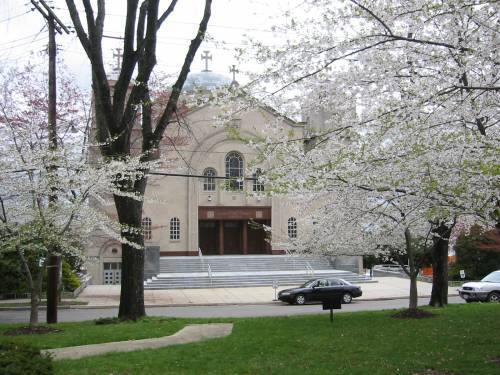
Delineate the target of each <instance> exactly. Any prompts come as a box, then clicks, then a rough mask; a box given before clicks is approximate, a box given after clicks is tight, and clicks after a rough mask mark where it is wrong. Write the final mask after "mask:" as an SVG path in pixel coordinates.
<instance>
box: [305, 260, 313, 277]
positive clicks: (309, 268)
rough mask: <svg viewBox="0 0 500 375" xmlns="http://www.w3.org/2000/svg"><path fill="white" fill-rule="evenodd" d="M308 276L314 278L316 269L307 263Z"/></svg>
mask: <svg viewBox="0 0 500 375" xmlns="http://www.w3.org/2000/svg"><path fill="white" fill-rule="evenodd" d="M306 274H307V275H311V276H314V268H312V266H311V264H310V263H309V262H308V261H306Z"/></svg>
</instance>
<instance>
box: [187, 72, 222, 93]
mask: <svg viewBox="0 0 500 375" xmlns="http://www.w3.org/2000/svg"><path fill="white" fill-rule="evenodd" d="M230 84H231V79H230V78H229V77H226V76H225V75H222V74H218V73H214V72H210V71H202V72H200V73H189V74H188V76H187V78H186V82H185V83H184V88H183V90H184V91H193V90H194V89H197V88H200V89H205V90H213V89H216V88H218V87H221V86H229V85H230Z"/></svg>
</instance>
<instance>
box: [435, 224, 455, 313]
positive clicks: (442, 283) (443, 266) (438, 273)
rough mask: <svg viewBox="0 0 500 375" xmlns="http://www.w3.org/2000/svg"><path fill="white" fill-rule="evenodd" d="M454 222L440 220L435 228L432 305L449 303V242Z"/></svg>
mask: <svg viewBox="0 0 500 375" xmlns="http://www.w3.org/2000/svg"><path fill="white" fill-rule="evenodd" d="M452 229H453V224H452V225H450V224H447V223H445V222H444V221H439V222H438V223H437V226H436V227H435V228H434V229H433V233H434V238H433V246H432V292H431V299H430V302H429V305H430V306H434V307H445V306H446V305H447V304H448V244H449V238H450V234H451V230H452Z"/></svg>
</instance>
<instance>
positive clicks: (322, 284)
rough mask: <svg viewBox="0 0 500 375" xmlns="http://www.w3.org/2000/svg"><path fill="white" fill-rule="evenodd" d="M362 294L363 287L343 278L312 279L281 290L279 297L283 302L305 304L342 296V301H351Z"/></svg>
mask: <svg viewBox="0 0 500 375" xmlns="http://www.w3.org/2000/svg"><path fill="white" fill-rule="evenodd" d="M361 294H362V292H361V287H359V286H357V285H354V284H351V283H350V282H348V281H345V280H343V279H334V278H331V279H312V280H308V281H306V282H305V283H304V284H302V285H301V286H299V287H298V288H293V289H285V290H282V291H280V292H279V293H278V299H279V300H280V301H283V302H288V303H296V304H297V305H303V304H304V303H306V302H310V301H322V300H325V299H329V298H332V297H335V296H341V297H342V303H351V302H352V299H353V298H355V297H360V296H361Z"/></svg>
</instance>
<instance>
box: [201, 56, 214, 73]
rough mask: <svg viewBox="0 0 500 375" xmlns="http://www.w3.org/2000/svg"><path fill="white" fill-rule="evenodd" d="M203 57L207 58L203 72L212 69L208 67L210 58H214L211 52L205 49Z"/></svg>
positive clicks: (203, 58)
mask: <svg viewBox="0 0 500 375" xmlns="http://www.w3.org/2000/svg"><path fill="white" fill-rule="evenodd" d="M201 59H202V60H205V70H202V71H203V72H209V71H210V70H209V69H208V60H212V55H211V54H210V51H203V53H202V54H201Z"/></svg>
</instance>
